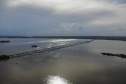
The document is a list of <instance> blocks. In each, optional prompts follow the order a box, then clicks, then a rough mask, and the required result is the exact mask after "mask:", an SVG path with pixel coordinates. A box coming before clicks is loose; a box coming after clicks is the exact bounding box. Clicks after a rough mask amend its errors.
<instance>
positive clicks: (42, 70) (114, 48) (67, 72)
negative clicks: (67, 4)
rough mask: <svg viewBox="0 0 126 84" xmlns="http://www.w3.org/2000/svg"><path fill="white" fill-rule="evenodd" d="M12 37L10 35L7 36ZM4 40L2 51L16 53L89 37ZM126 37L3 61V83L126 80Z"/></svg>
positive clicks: (99, 83)
mask: <svg viewBox="0 0 126 84" xmlns="http://www.w3.org/2000/svg"><path fill="white" fill-rule="evenodd" d="M7 40H8V39H7ZM9 40H10V41H11V42H10V43H0V55H2V54H8V55H9V54H16V53H20V52H26V51H30V50H35V49H37V48H32V47H31V45H33V44H35V45H38V46H39V47H38V48H46V47H50V46H57V45H62V44H69V43H74V42H80V41H87V40H89V39H85V40H84V39H34V38H31V39H23V38H22V39H18V38H17V39H9ZM125 50H126V42H125V41H112V40H95V41H92V42H90V43H84V44H80V45H76V46H71V47H67V48H62V49H59V50H53V51H47V52H42V53H39V54H34V55H29V56H24V57H18V58H12V59H9V60H7V61H0V84H125V83H126V80H125V78H126V66H125V65H126V58H124V59H123V58H120V57H114V56H112V57H111V56H104V55H102V54H101V52H107V53H114V54H126V52H125Z"/></svg>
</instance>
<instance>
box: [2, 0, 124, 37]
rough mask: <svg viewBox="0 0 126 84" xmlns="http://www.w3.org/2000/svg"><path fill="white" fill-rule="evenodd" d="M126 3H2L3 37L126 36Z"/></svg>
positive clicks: (28, 0)
mask: <svg viewBox="0 0 126 84" xmlns="http://www.w3.org/2000/svg"><path fill="white" fill-rule="evenodd" d="M125 10H126V0H0V35H26V36H36V35H38V36H42V35H43V36H56V35H62V36H67V35H68V36H83V35H84V36H93V35H95V36H126V11H125Z"/></svg>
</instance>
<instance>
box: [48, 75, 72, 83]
mask: <svg viewBox="0 0 126 84" xmlns="http://www.w3.org/2000/svg"><path fill="white" fill-rule="evenodd" d="M46 84H72V83H70V82H69V81H68V80H66V79H64V78H63V77H61V76H48V77H47V79H46Z"/></svg>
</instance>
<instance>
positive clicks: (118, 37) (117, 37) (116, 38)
mask: <svg viewBox="0 0 126 84" xmlns="http://www.w3.org/2000/svg"><path fill="white" fill-rule="evenodd" d="M0 38H53V39H54V38H56V39H94V40H121V41H126V36H0Z"/></svg>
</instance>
